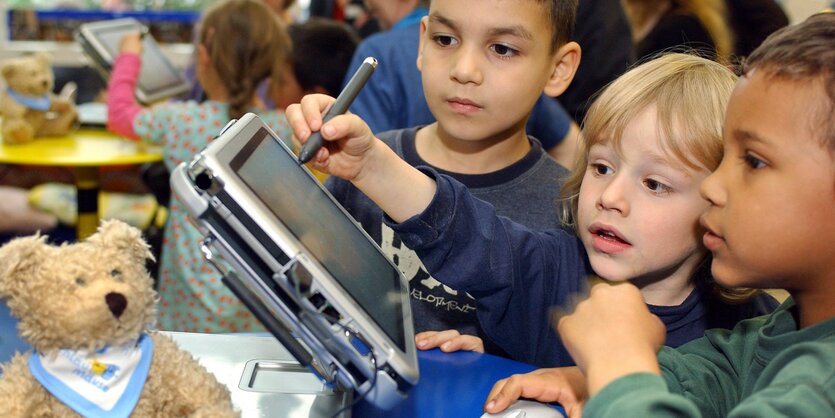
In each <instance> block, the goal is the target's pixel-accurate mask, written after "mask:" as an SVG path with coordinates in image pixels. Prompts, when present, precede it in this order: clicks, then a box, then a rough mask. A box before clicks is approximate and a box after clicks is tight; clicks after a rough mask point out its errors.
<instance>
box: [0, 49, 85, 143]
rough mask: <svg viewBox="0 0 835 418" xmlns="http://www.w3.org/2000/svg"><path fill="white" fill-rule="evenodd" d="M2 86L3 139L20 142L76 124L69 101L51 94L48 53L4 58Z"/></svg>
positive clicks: (63, 132) (59, 133)
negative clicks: (4, 84)
mask: <svg viewBox="0 0 835 418" xmlns="http://www.w3.org/2000/svg"><path fill="white" fill-rule="evenodd" d="M0 71H2V73H3V79H4V80H5V82H6V89H5V90H3V91H2V92H0V118H2V122H0V123H2V134H3V141H4V142H5V143H7V144H22V143H26V142H30V141H32V139H33V138H35V137H39V136H62V135H66V134H67V133H69V132H71V131H72V130H73V129H75V127H76V126H77V124H78V113H77V111H76V109H75V105H74V104H73V102H72V101H71V100H69V99H67V98H62V97H58V96H56V95H55V94H53V93H52V87H53V83H54V82H55V79H54V76H53V74H52V66H51V62H50V56H49V54H47V53H45V52H39V53H35V54H32V55H24V56H21V57H17V58H12V59H10V60H8V61H6V62H5V63H4V64H3V66H2V70H0Z"/></svg>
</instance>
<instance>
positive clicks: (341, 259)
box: [230, 128, 411, 351]
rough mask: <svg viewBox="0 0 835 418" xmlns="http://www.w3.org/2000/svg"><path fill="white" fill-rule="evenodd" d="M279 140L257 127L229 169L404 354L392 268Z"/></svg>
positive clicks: (397, 278)
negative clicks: (257, 129) (256, 130)
mask: <svg viewBox="0 0 835 418" xmlns="http://www.w3.org/2000/svg"><path fill="white" fill-rule="evenodd" d="M278 141H279V140H278V139H276V138H274V137H273V136H272V135H270V134H269V132H268V131H267V130H266V129H264V128H261V129H260V130H259V131H258V132H257V133H256V134H255V136H253V138H252V139H251V140H250V141H249V143H248V144H247V145H246V146H245V147H244V148H243V149H242V150H241V152H240V153H239V154H238V155H236V156H235V158H233V159H232V162H231V164H230V165H231V167H232V170H234V171H235V172H236V173H237V175H238V176H240V178H241V179H242V180H243V182H244V183H245V184H246V185H247V186H248V187H249V188H250V190H251V191H252V192H253V193H254V194H255V195H256V196H257V197H258V199H260V200H261V202H263V203H264V205H266V207H267V208H269V210H270V211H272V212H273V214H275V216H276V217H277V218H278V219H280V220H281V222H282V223H283V224H284V225H285V226H286V227H287V228H288V229H289V230H290V231H291V232H292V233H293V235H295V236H296V238H297V239H298V240H299V241H300V242H301V243H302V245H304V246H305V248H307V250H308V251H309V253H310V254H311V255H312V256H313V257H314V258H316V260H318V261H319V263H320V264H321V265H322V266H324V268H325V269H326V270H327V271H328V272H329V273H330V275H331V276H333V277H334V278H335V279H336V280H337V281H338V282H339V284H340V285H341V286H342V287H343V288H344V289H345V291H346V292H348V294H349V295H350V296H351V297H353V299H354V300H356V302H357V303H358V304H359V305H360V307H361V308H362V309H363V310H364V311H365V312H367V313H368V315H369V316H370V317H371V318H372V319H373V320H374V322H376V323H377V325H379V326H380V328H382V329H383V331H384V332H385V333H386V334H387V335H388V336H389V337H390V338H391V339H392V341H394V342H395V344H397V346H398V347H400V349H401V350H403V351H405V350H406V342H405V339H406V338H407V337H406V336H405V335H404V328H403V306H402V302H401V301H402V299H401V298H402V296H401V292H403V291H404V289H402V287H401V283H400V275H399V272H398V271H397V270H396V267H394V265H392V264H391V263H390V262H389V261H388V259H386V258H385V255H383V253H382V252H380V250H379V249H378V248H377V247H375V246H374V245H373V242H371V241H370V240H369V239H368V237H367V236H366V235H365V234H363V232H362V231H361V230H360V227H359V226H358V225H357V224H355V223H354V221H353V220H352V219H351V218H349V217H347V216H345V214H344V213H343V212H342V210H341V208H340V207H339V206H337V205H336V204H334V202H333V201H332V200H331V198H330V197H329V196H328V195H327V194H326V192H325V190H324V189H323V188H322V187H321V186H320V185H319V184H318V182H317V181H316V180H315V179H314V178H313V177H311V176H310V175H309V174H308V173H306V172H305V171H304V170H303V169H302V167H300V166H299V164H298V162H297V161H296V158H295V156H293V155H292V154H291V153H289V152H288V151H287V150H286V149H285V148H284V147H282V145H281V144H279V142H278ZM409 338H411V336H410V337H409Z"/></svg>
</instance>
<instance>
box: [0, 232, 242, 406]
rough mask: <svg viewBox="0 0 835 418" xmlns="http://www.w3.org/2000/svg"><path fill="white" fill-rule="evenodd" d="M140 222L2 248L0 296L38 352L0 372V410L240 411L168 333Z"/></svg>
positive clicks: (26, 239)
mask: <svg viewBox="0 0 835 418" xmlns="http://www.w3.org/2000/svg"><path fill="white" fill-rule="evenodd" d="M150 257H151V253H150V251H149V250H148V245H147V244H146V243H145V241H144V240H143V239H142V237H141V235H140V232H139V230H138V229H136V228H133V227H131V226H128V225H127V224H125V223H123V222H121V221H104V222H103V223H102V225H101V226H100V227H99V229H98V231H97V232H96V233H95V234H93V235H92V236H90V237H89V238H87V240H85V241H83V242H78V243H73V244H64V245H62V246H54V245H50V244H48V243H47V242H46V239H45V237H44V236H41V235H39V234H36V235H34V236H29V237H23V238H17V239H15V240H13V241H11V242H9V243H8V244H6V245H4V246H3V247H2V248H0V297H3V298H5V299H6V301H7V303H8V306H9V310H10V311H11V312H12V314H13V315H14V316H15V317H17V318H18V319H19V320H20V322H19V325H18V330H19V334H20V336H21V338H23V339H24V340H25V341H27V342H28V343H29V344H31V345H32V347H33V349H34V352H27V353H25V354H16V355H15V356H14V358H12V360H11V361H10V362H9V363H7V364H5V365H3V367H2V376H0V417H6V418H8V417H78V416H79V415H82V416H85V417H127V416H132V417H155V418H156V417H218V418H222V417H236V416H238V413H237V412H236V411H235V410H234V408H233V406H232V400H231V396H230V393H229V390H228V389H227V388H226V387H225V386H223V385H221V384H220V383H218V381H217V380H216V379H215V377H214V376H213V375H212V374H210V373H209V372H208V371H207V370H206V369H205V368H203V367H202V366H201V365H200V364H199V363H198V362H197V361H196V360H195V359H194V358H193V357H192V356H191V355H190V354H188V353H187V352H185V351H183V350H181V349H179V348H178V347H177V346H176V345H175V343H174V342H173V341H172V340H171V339H170V338H168V337H167V336H165V335H162V334H159V333H154V332H149V331H148V327H149V324H151V323H152V322H153V321H154V317H155V307H156V305H155V303H156V292H155V291H154V290H153V285H152V279H151V277H150V276H149V274H148V272H147V270H146V269H145V261H146V259H149V258H150Z"/></svg>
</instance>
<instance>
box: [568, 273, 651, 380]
mask: <svg viewBox="0 0 835 418" xmlns="http://www.w3.org/2000/svg"><path fill="white" fill-rule="evenodd" d="M557 329H558V331H559V334H560V337H561V338H562V340H563V342H564V343H565V346H566V348H567V349H568V352H569V353H571V357H572V358H573V359H574V361H575V362H576V363H577V366H579V367H580V370H582V371H583V373H584V374H585V375H586V377H587V378H588V389H589V393H590V394H592V395H594V394H595V393H597V392H598V391H599V390H600V389H601V388H603V387H604V386H606V385H607V384H609V383H610V382H612V381H613V380H615V379H617V378H619V377H622V376H625V375H628V374H632V373H653V374H656V375H660V374H661V370H660V368H659V366H658V360H657V358H656V353H657V352H658V350H660V349H661V346H663V345H664V336H665V329H664V324H663V323H662V322H661V320H660V319H658V317H657V316H655V315H653V314H651V313H650V312H649V309H648V308H647V305H646V303H645V302H644V299H643V297H642V296H641V293H640V291H639V290H638V288H637V287H635V286H633V285H632V284H630V283H628V282H624V283H618V284H616V285H610V284H606V283H602V284H598V285H595V286H594V287H592V289H591V293H590V296H589V298H588V299H586V300H584V301H582V302H580V303H579V304H578V305H577V307H576V308H575V311H574V312H573V313H572V314H570V315H568V316H564V317H562V318H560V319H559V321H558V322H557Z"/></svg>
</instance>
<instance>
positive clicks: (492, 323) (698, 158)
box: [288, 54, 776, 365]
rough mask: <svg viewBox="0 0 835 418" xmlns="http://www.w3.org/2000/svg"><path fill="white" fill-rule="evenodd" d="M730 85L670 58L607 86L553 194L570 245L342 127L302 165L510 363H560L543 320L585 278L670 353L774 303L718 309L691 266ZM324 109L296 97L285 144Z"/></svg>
mask: <svg viewBox="0 0 835 418" xmlns="http://www.w3.org/2000/svg"><path fill="white" fill-rule="evenodd" d="M735 80H736V77H735V76H734V75H733V74H732V73H731V72H730V70H728V69H727V68H725V67H723V66H721V65H719V64H717V63H714V62H712V61H709V60H706V59H703V58H700V57H696V56H690V55H684V54H673V55H668V56H665V57H662V58H659V59H658V60H655V61H651V62H649V63H646V64H644V65H642V66H639V67H637V68H635V69H634V70H632V71H630V72H628V73H627V74H625V75H624V76H623V77H621V78H619V79H618V80H616V81H615V82H614V83H613V84H612V85H611V86H610V87H608V88H607V89H606V91H605V93H603V94H602V95H601V97H600V98H599V99H598V100H597V101H596V102H595V103H594V104H593V105H592V108H591V109H590V111H589V116H588V117H587V122H586V134H585V135H584V136H585V137H586V140H587V141H588V142H587V143H586V145H585V148H584V149H583V150H582V152H581V155H582V160H581V161H580V162H579V164H578V165H577V167H581V169H580V170H579V171H578V172H577V173H576V174H575V175H574V176H573V177H572V178H570V179H569V181H568V182H567V184H566V185H565V187H566V188H567V189H568V190H570V191H571V192H569V193H571V198H570V200H569V203H568V205H569V207H570V211H571V212H572V215H573V217H572V219H573V220H574V229H575V233H572V232H570V231H568V230H564V229H560V230H553V231H548V232H545V233H538V232H532V231H530V230H528V229H526V228H524V227H522V226H520V225H519V224H516V223H514V222H512V221H510V220H509V219H507V218H503V217H500V216H497V215H496V214H495V211H494V210H493V208H492V206H490V205H489V204H486V203H485V202H482V201H480V200H478V199H475V198H473V197H472V196H471V195H470V194H469V193H468V192H467V190H466V188H464V187H463V186H462V185H461V184H459V183H457V182H455V181H453V180H451V179H450V178H448V177H446V176H444V175H440V174H438V173H437V172H435V171H434V170H431V169H424V170H423V171H418V170H416V169H414V168H412V167H411V166H409V165H408V164H405V163H404V162H403V161H402V160H400V159H398V158H396V156H395V155H393V154H392V153H391V152H390V150H388V148H387V147H385V146H381V143H380V142H379V141H378V140H376V139H374V138H373V136H372V135H371V134H370V133H369V131H368V129H367V126H365V125H364V123H363V122H362V121H361V120H360V119H358V118H356V117H355V116H351V115H347V116H342V117H339V118H334V119H332V120H331V121H330V122H328V123H327V124H325V125H324V126H323V127H322V133H323V135H324V137H325V139H328V140H329V141H330V142H328V146H327V148H325V149H323V150H322V151H320V153H319V154H318V156H317V159H316V160H315V167H317V168H319V169H321V170H328V171H330V173H331V174H333V175H336V176H340V177H343V178H347V179H350V180H351V181H352V182H353V184H354V185H355V186H356V187H357V188H358V189H360V190H362V191H363V192H364V193H365V194H367V195H368V196H369V198H371V199H372V200H374V201H375V202H376V203H377V204H379V205H380V207H381V208H383V210H384V211H385V213H386V214H387V215H388V216H389V217H390V218H391V222H389V224H390V225H391V227H392V228H393V229H394V230H395V231H396V232H397V233H398V234H399V236H400V238H401V239H402V240H403V242H404V243H405V244H406V245H407V246H409V247H410V248H413V249H414V250H415V251H417V252H418V254H419V255H420V257H421V260H422V261H423V263H424V264H425V265H426V267H427V268H428V269H429V271H430V272H432V273H433V275H434V276H435V277H436V278H438V280H440V281H441V282H442V283H444V284H447V285H449V286H452V287H454V288H456V289H459V290H463V291H466V292H469V293H470V294H472V295H473V296H474V297H475V299H476V301H477V308H478V319H479V322H480V324H481V326H482V327H483V328H484V331H485V333H486V334H487V336H488V337H489V338H490V339H492V340H493V341H494V342H495V343H497V344H498V345H499V346H500V347H501V348H502V349H504V350H505V351H506V352H507V353H508V354H510V355H511V356H512V357H513V358H515V359H517V360H520V361H524V362H528V363H531V364H537V365H546V364H547V365H567V364H571V358H570V357H569V356H568V353H567V352H566V351H565V348H564V347H563V346H562V344H561V343H560V341H559V338H558V336H557V335H555V334H554V333H553V331H552V330H551V329H550V327H549V326H548V316H549V315H548V310H549V309H550V308H551V307H552V306H561V305H565V303H566V302H567V301H568V300H569V299H570V298H571V296H572V295H575V294H578V293H579V292H581V290H582V289H583V286H584V284H585V283H586V278H587V276H588V275H590V274H592V273H594V274H597V275H598V276H600V277H602V278H603V279H606V280H609V281H616V282H617V281H631V282H632V283H634V284H636V285H637V286H638V287H639V288H640V289H641V293H642V294H643V295H644V297H645V299H646V303H647V304H648V305H650V309H651V310H652V311H653V312H654V313H656V314H657V315H659V316H661V317H662V319H663V321H664V323H665V325H666V326H667V342H668V344H670V345H674V346H677V345H680V344H683V343H684V342H687V341H689V340H692V339H694V338H698V337H700V336H702V335H703V333H704V331H705V330H706V329H708V328H713V327H717V326H723V327H730V326H733V325H734V324H735V323H736V322H737V321H739V320H741V319H744V318H748V317H751V316H756V315H759V314H761V313H763V312H765V311H768V310H769V308H772V307H773V306H774V305H776V303H775V302H774V301H773V300H771V299H770V298H767V299H765V300H759V299H758V300H754V301H749V302H747V303H741V304H738V305H728V304H726V303H724V302H723V301H722V300H720V299H719V298H718V297H717V296H716V294H715V293H714V289H713V286H712V285H711V283H710V276H709V273H708V272H707V271H706V269H705V268H704V267H705V266H706V264H705V261H706V258H707V253H708V252H707V249H706V248H705V247H704V246H703V245H702V244H701V242H700V236H701V234H702V229H701V228H700V227H699V225H698V218H699V215H700V214H701V213H702V212H703V211H704V209H705V208H707V206H708V202H707V201H705V200H704V199H703V198H702V197H701V196H700V195H699V190H698V186H699V183H700V182H701V180H702V179H704V178H705V177H706V176H707V175H708V174H709V173H710V170H712V169H713V168H715V167H716V165H717V164H718V162H719V160H720V158H721V153H722V148H721V147H722V142H721V129H720V126H721V118H722V115H723V113H724V110H725V105H726V102H727V98H728V95H729V94H730V91H731V89H732V88H733V85H734V82H735ZM330 102H331V99H329V98H324V97H322V96H308V97H307V98H305V99H304V100H302V103H301V105H300V106H295V105H294V106H291V107H290V108H288V119H289V120H290V123H291V125H292V126H293V128H294V132H295V135H297V136H299V138H300V139H301V140H305V139H307V136H308V135H309V132H310V131H311V130H313V129H318V127H319V125H320V124H321V110H322V108H324V107H326V106H327V105H328V104H329V103H330ZM572 192H576V193H572ZM760 302H764V303H760ZM769 302H770V305H771V306H769ZM763 305H764V306H763ZM421 343H422V341H421V340H420V338H418V347H421V348H422V347H426V346H430V345H432V344H426V345H423V344H421Z"/></svg>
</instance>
